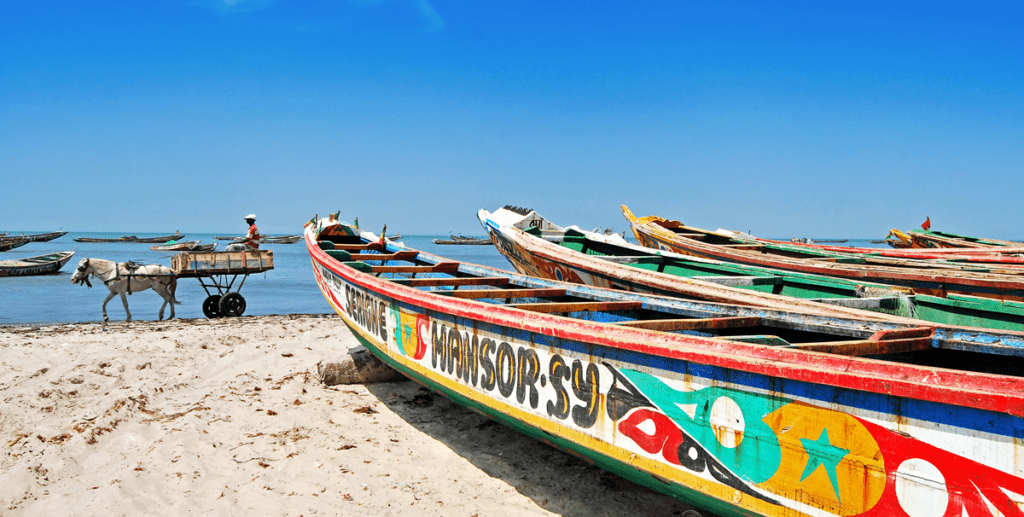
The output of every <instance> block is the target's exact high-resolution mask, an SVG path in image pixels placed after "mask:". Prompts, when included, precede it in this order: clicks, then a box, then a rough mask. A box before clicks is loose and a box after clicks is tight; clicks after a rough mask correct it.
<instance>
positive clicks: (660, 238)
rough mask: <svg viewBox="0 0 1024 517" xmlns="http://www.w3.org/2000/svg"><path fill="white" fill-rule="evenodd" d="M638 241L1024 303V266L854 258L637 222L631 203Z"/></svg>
mask: <svg viewBox="0 0 1024 517" xmlns="http://www.w3.org/2000/svg"><path fill="white" fill-rule="evenodd" d="M622 212H623V215H625V216H626V219H627V220H628V221H629V223H630V225H631V227H632V229H633V234H634V235H635V236H636V238H637V241H638V242H639V243H640V244H642V245H644V246H647V247H651V248H657V249H664V250H670V251H674V252H677V253H682V254H684V255H694V256H699V257H704V258H710V259H714V260H722V261H725V262H734V263H738V264H746V265H752V266H760V267H768V268H772V269H781V270H785V271H795V272H801V273H812V274H817V275H825V276H830V277H837V278H848V279H853V280H858V281H865V282H874V283H880V284H886V285H895V286H902V287H908V288H911V289H913V290H914V292H915V293H920V294H930V295H933V296H941V297H945V296H946V295H948V294H950V293H953V294H964V295H972V296H980V297H984V298H994V299H1000V300H1017V301H1021V300H1024V276H1022V273H1024V268H1019V267H1017V268H1015V267H1013V264H1008V265H989V264H984V265H982V264H979V265H973V264H960V263H954V262H950V261H934V260H931V261H930V260H923V259H906V258H899V257H886V256H881V255H849V254H843V253H838V252H833V251H828V250H819V249H811V248H809V247H808V246H813V245H802V246H798V245H795V244H791V243H790V244H777V243H769V242H760V241H757V239H756V238H754V237H752V236H749V235H743V234H739V233H737V232H723V233H718V232H711V231H708V230H703V229H700V228H696V227H692V226H685V225H683V224H682V223H680V222H678V221H671V220H668V219H663V218H660V217H656V216H649V217H643V218H639V219H638V218H637V217H635V216H634V215H633V213H632V212H630V211H629V208H627V207H626V206H625V205H623V207H622Z"/></svg>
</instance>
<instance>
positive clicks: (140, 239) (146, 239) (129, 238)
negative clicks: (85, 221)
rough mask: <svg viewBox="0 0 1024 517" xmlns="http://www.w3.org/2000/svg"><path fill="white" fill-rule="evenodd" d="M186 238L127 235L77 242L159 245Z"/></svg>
mask: <svg viewBox="0 0 1024 517" xmlns="http://www.w3.org/2000/svg"><path fill="white" fill-rule="evenodd" d="M184 238H185V236H184V235H182V234H180V233H176V234H174V235H164V236H162V237H136V236H134V235H125V236H124V237H116V238H107V237H75V238H74V239H72V240H74V241H75V242H139V243H146V244H157V243H161V242H167V241H180V240H181V239H184Z"/></svg>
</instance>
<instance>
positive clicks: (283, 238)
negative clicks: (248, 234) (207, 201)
mask: <svg viewBox="0 0 1024 517" xmlns="http://www.w3.org/2000/svg"><path fill="white" fill-rule="evenodd" d="M389 238H390V237H389ZM214 239H217V240H219V241H231V242H243V241H245V237H228V236H223V235H222V236H220V237H214ZM301 240H302V236H301V235H276V236H270V235H264V236H262V237H260V242H262V243H264V244H295V243H296V242H299V241H301Z"/></svg>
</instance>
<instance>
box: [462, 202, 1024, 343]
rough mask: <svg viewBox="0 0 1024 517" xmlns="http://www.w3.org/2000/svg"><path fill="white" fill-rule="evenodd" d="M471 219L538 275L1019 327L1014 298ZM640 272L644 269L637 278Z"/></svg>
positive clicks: (1021, 319)
mask: <svg viewBox="0 0 1024 517" xmlns="http://www.w3.org/2000/svg"><path fill="white" fill-rule="evenodd" d="M477 216H478V217H479V219H480V221H481V224H483V226H484V228H485V229H487V231H488V232H489V233H490V234H491V238H492V239H494V241H495V243H496V244H497V248H498V250H499V251H500V252H501V253H502V254H503V255H505V257H506V258H507V259H508V260H509V262H510V263H511V264H512V265H513V267H515V268H516V269H517V270H518V271H520V272H522V273H525V274H530V275H533V276H539V277H542V278H548V279H552V280H567V281H571V282H576V283H583V284H587V285H594V286H598V287H610V288H618V289H625V290H628V291H633V292H641V293H650V294H659V295H666V296H677V297H678V296H682V297H688V298H700V299H706V300H713V301H720V302H727V303H739V304H743V305H765V304H767V303H768V299H766V298H765V297H764V296H752V295H751V293H765V294H767V295H778V296H780V297H792V298H798V299H802V300H810V301H813V302H820V303H824V304H829V305H838V306H842V307H848V308H852V309H860V310H869V311H873V312H877V313H885V314H891V315H894V316H903V317H907V318H915V319H919V320H924V321H927V322H932V323H942V324H948V325H958V326H968V327H980V328H988V329H999V330H1014V331H1024V303H1020V302H1014V301H999V300H992V299H987V298H979V297H976V296H966V295H949V296H948V297H946V298H943V297H939V296H930V295H926V294H914V293H913V291H912V290H911V289H909V288H905V287H900V286H890V285H884V284H875V283H870V282H859V281H856V280H850V279H845V278H833V277H828V276H824V275H815V274H811V273H800V272H795V271H785V270H779V269H772V268H767V267H759V266H749V265H743V264H735V263H728V262H722V261H717V260H711V259H704V258H700V257H693V256H687V255H681V254H678V253H673V252H670V251H666V250H655V249H652V248H646V247H643V246H638V245H635V244H631V243H628V242H626V241H625V240H624V239H621V238H619V237H618V236H617V235H611V236H608V235H602V234H597V233H593V232H587V231H584V230H581V229H579V228H578V227H575V226H572V227H569V228H568V229H566V230H564V231H563V232H562V235H561V236H560V237H559V236H552V235H546V236H545V237H544V238H541V237H540V236H539V234H538V233H537V232H536V231H531V230H527V231H523V230H520V229H518V228H517V227H516V226H515V225H514V224H513V223H514V221H515V220H516V219H517V218H518V217H519V216H518V215H516V214H515V213H512V212H509V211H507V210H504V209H499V210H498V211H496V212H494V213H493V214H492V213H490V212H487V211H486V210H481V211H480V212H478V214H477ZM538 217H539V216H538ZM595 258H596V259H599V260H594V259H595ZM638 269H639V270H642V271H645V272H647V273H648V274H645V275H636V274H635V271H636V270H638ZM680 279H687V280H691V281H689V282H680V281H679V280H680ZM694 281H696V282H701V283H711V284H717V286H709V285H706V284H705V285H701V284H697V283H695V282H694ZM772 301H774V300H772Z"/></svg>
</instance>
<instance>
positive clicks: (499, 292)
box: [439, 287, 565, 299]
mask: <svg viewBox="0 0 1024 517" xmlns="http://www.w3.org/2000/svg"><path fill="white" fill-rule="evenodd" d="M439 294H445V295H449V296H452V297H454V298H473V299H480V298H505V299H509V298H555V297H558V296H565V289H559V288H557V287H542V288H538V289H470V290H463V291H448V292H443V293H439Z"/></svg>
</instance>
